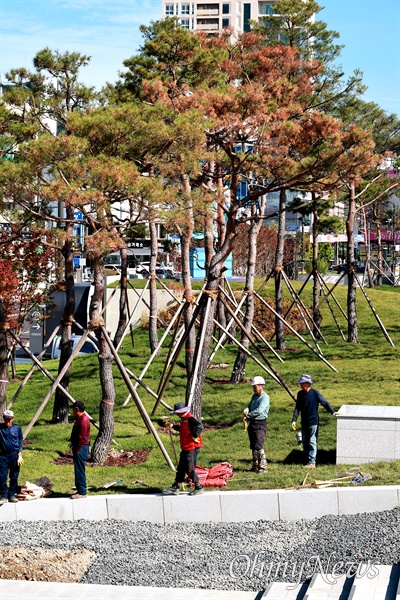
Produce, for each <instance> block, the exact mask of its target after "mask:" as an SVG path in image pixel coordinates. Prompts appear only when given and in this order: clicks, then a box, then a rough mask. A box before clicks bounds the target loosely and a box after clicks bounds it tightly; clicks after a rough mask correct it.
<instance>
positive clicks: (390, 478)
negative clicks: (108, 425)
mask: <svg viewBox="0 0 400 600" xmlns="http://www.w3.org/2000/svg"><path fill="white" fill-rule="evenodd" d="M139 281H140V280H139ZM258 283H259V284H261V281H260V282H258ZM240 285H242V284H237V283H236V284H235V286H234V287H236V288H238V287H240ZM294 285H295V287H297V288H298V289H299V288H300V282H294ZM338 288H339V289H338ZM338 288H336V290H335V295H336V297H337V298H338V300H339V302H340V303H341V304H342V306H343V307H345V305H346V293H347V290H346V288H345V287H344V286H338ZM399 292H400V290H399V289H398V288H392V287H388V286H382V287H381V288H380V289H371V290H369V289H368V290H367V294H368V296H369V298H370V299H371V301H372V303H373V305H374V307H375V309H376V311H377V313H378V314H379V316H380V318H381V319H382V321H383V323H384V325H385V327H386V329H387V331H388V333H389V335H390V337H391V339H392V340H393V342H394V344H395V347H394V348H393V347H392V346H391V345H390V344H389V343H388V342H387V340H386V339H385V337H384V336H383V334H382V332H381V330H380V328H379V326H378V323H377V321H376V319H375V317H374V315H373V313H372V311H371V309H370V308H369V306H368V304H367V302H366V300H365V299H364V297H363V296H362V294H361V293H360V291H359V290H358V292H357V313H358V319H359V343H358V344H356V345H354V344H348V343H347V342H344V341H343V340H342V338H341V336H340V334H339V332H338V330H337V328H336V325H335V323H334V320H333V319H332V316H331V314H330V312H329V309H328V307H327V305H326V303H324V304H323V306H322V313H323V324H322V331H323V335H324V337H325V338H326V341H327V344H326V345H325V344H321V348H322V351H323V353H324V356H325V358H326V359H327V360H328V361H329V362H330V363H331V364H332V365H334V366H335V368H336V369H337V371H338V372H337V373H335V372H334V371H332V370H331V369H330V368H329V367H328V366H327V365H326V364H324V363H323V362H322V361H321V360H319V359H318V357H317V356H316V355H315V354H314V353H312V352H311V351H310V350H309V349H308V348H307V347H306V346H304V345H302V344H301V342H300V341H299V340H298V339H297V338H296V337H294V336H293V335H289V336H288V337H287V342H288V347H289V348H290V349H291V351H288V352H286V353H284V354H282V357H283V358H284V360H285V362H284V363H280V362H279V361H278V360H277V359H276V358H274V357H273V356H272V354H271V353H270V354H269V359H270V360H271V362H272V363H273V365H274V366H275V368H276V369H277V370H278V371H279V373H280V374H281V376H282V377H283V378H284V380H285V381H286V382H287V383H288V384H289V386H290V387H291V389H292V390H293V391H294V392H295V393H296V392H297V390H298V389H299V386H298V385H297V383H296V381H297V379H298V378H299V376H300V375H301V373H310V374H311V375H312V377H313V379H314V382H315V387H316V388H317V389H319V390H320V391H321V392H322V393H323V395H324V396H325V397H326V398H327V399H328V400H329V401H330V402H331V404H332V405H333V406H334V408H336V409H339V408H340V406H341V405H343V404H370V405H376V404H380V405H398V403H399V397H400V377H399V353H400V328H399ZM263 294H264V295H266V296H267V297H272V295H273V289H272V285H270V284H268V286H266V288H265V289H264V290H263ZM286 295H287V296H288V297H289V294H288V292H287V291H286ZM302 297H303V300H304V302H305V303H306V304H308V305H310V304H311V285H308V286H307V287H306V289H305V290H304V292H303V294H302ZM336 313H337V315H338V319H339V321H340V323H341V325H342V328H343V330H344V332H345V334H346V323H345V319H344V318H343V316H342V315H340V314H339V312H338V311H337V310H336ZM160 335H161V332H160ZM304 337H305V338H306V339H307V340H308V341H309V342H310V343H311V340H310V338H309V336H308V335H306V334H304ZM149 355H150V353H149V347H148V334H147V332H143V331H141V330H140V329H137V330H136V331H135V346H134V348H132V346H131V340H130V336H127V337H126V338H125V341H124V344H123V348H122V350H121V357H122V359H123V362H124V364H125V365H126V366H127V367H128V368H129V369H130V370H131V371H133V372H134V373H135V374H137V375H138V374H139V373H140V372H141V370H142V368H143V367H144V365H145V364H146V362H147V360H148V357H149ZM166 355H167V348H165V349H163V350H162V351H161V353H160V356H159V357H157V359H156V360H155V361H154V363H153V364H152V366H151V368H150V370H149V371H148V373H147V375H146V377H145V382H146V384H147V385H148V386H149V387H151V388H152V389H153V390H155V391H156V390H157V386H158V383H159V379H160V376H161V373H162V367H163V360H164V359H165V357H166ZM235 355H236V347H235V346H233V345H227V346H226V347H225V349H223V350H220V351H219V352H218V354H217V355H216V357H215V359H214V363H227V364H228V365H229V367H228V368H227V369H226V370H222V369H210V370H208V371H207V377H206V381H205V385H204V388H203V421H204V423H205V424H206V425H208V426H210V427H209V428H206V432H205V434H204V436H203V439H204V447H203V449H202V450H201V452H200V456H199V464H200V465H202V466H205V467H211V466H213V465H215V464H217V463H219V462H223V461H228V462H229V463H230V464H231V465H232V466H233V468H234V472H235V476H234V478H233V479H231V480H229V481H228V484H227V486H226V488H223V489H230V490H235V489H269V488H284V487H289V486H293V485H299V484H300V483H301V482H302V480H303V478H304V476H305V469H304V467H303V466H302V454H301V451H300V450H299V448H298V446H297V442H296V437H295V433H294V432H293V431H292V430H291V427H290V425H291V418H292V412H293V408H294V403H293V400H292V399H291V398H290V396H289V395H288V394H287V392H286V391H285V390H284V389H283V388H281V387H280V386H279V385H278V384H276V383H275V382H274V381H272V380H269V379H267V383H266V387H265V389H266V391H267V393H268V394H269V396H270V399H271V408H270V413H269V419H268V432H267V438H266V444H265V449H266V454H267V459H268V463H269V468H268V472H267V473H266V474H264V475H256V474H254V473H252V472H250V471H249V469H250V466H251V452H250V450H249V442H248V438H247V434H246V433H245V432H244V431H243V426H242V425H243V424H242V421H241V419H242V411H243V408H244V407H245V406H246V405H247V403H248V401H249V399H250V396H251V393H252V388H251V385H250V383H248V382H247V383H243V384H239V385H232V384H230V383H221V382H220V381H219V380H221V379H224V378H225V379H226V378H229V376H230V373H231V370H232V366H233V363H234V360H235ZM183 356H184V355H183V354H182V358H181V360H180V361H178V364H177V366H176V369H175V371H174V374H173V376H172V378H171V380H170V382H169V384H168V386H167V389H166V391H165V395H164V400H165V401H166V402H168V403H169V404H171V405H173V404H174V403H175V402H177V401H181V400H184V390H185V384H186V377H185V370H184V368H183ZM46 366H47V368H48V369H49V370H50V371H51V372H52V373H53V375H56V372H57V362H56V361H46ZM28 369H29V366H28V365H19V366H18V375H19V378H22V377H23V376H24V374H25V373H26V371H27V370H28ZM256 374H260V369H259V367H258V366H257V365H256V364H255V363H254V362H253V361H252V360H251V359H249V360H248V362H247V371H246V377H252V376H254V375H256ZM114 375H115V387H116V405H115V433H114V439H115V440H116V442H118V444H119V445H115V446H114V445H113V447H114V448H116V449H118V450H125V451H127V450H136V449H142V448H148V449H151V452H150V454H149V456H148V459H147V461H146V462H145V463H142V464H139V465H132V466H124V467H103V466H88V468H87V479H88V485H89V486H90V488H91V489H90V493H91V494H105V493H107V494H110V493H111V494H115V493H126V492H129V493H147V492H150V491H151V490H150V489H149V487H147V486H150V487H151V488H152V491H153V492H154V491H158V490H160V489H161V488H162V487H164V486H165V485H170V484H171V483H172V481H173V473H172V471H171V470H170V469H169V467H168V465H167V464H166V461H165V459H164V457H163V456H162V454H161V451H160V450H159V448H158V446H157V443H156V441H155V440H154V438H153V436H152V435H150V434H149V433H148V432H147V429H146V427H145V425H144V423H143V421H142V419H141V417H140V415H139V412H138V410H137V409H136V406H135V404H134V402H133V401H132V400H131V401H130V402H129V403H128V405H127V406H126V407H123V406H122V405H123V403H124V401H125V399H126V397H127V394H128V392H127V389H126V386H125V384H124V383H123V380H122V378H121V376H120V373H119V371H118V369H117V367H114ZM18 385H19V381H15V382H10V385H9V391H8V399H9V400H10V399H11V397H12V395H13V393H14V391H15V390H16V389H17V387H18ZM50 386H51V383H50V382H49V381H48V380H47V379H46V378H45V377H44V376H43V375H42V374H41V373H40V372H38V371H36V372H35V374H34V375H33V377H32V378H31V380H30V382H29V384H28V385H27V387H26V388H25V389H24V391H23V392H22V393H21V394H20V396H19V397H18V399H17V400H16V402H15V404H14V406H13V410H14V411H15V422H16V423H19V424H20V425H21V426H22V428H23V429H24V428H25V427H26V426H27V424H28V423H29V422H30V420H31V418H32V417H33V415H34V414H35V412H36V410H37V408H38V407H39V405H40V403H41V402H42V400H43V398H44V397H45V395H46V393H47V392H48V390H49V388H50ZM70 392H71V394H72V395H73V397H74V398H75V399H76V400H83V401H84V402H85V404H86V407H87V411H88V412H89V413H90V414H91V415H92V416H93V417H94V418H96V419H97V418H98V410H99V408H98V407H99V402H100V399H101V390H100V384H99V381H98V374H97V357H96V356H88V357H78V358H77V359H76V360H75V361H74V365H73V374H72V378H71V384H70ZM138 392H139V395H140V397H141V400H142V401H143V403H144V404H145V406H146V408H147V410H148V412H149V413H150V412H151V410H152V408H153V406H154V399H153V398H152V397H150V396H149V395H148V394H147V393H146V392H145V391H144V390H143V388H140V387H139V388H138ZM52 403H53V399H51V400H50V401H49V403H48V404H47V406H46V408H45V410H44V411H43V413H42V415H41V417H40V418H39V420H38V422H37V424H36V425H35V427H34V428H33V429H32V430H31V431H30V433H29V434H28V437H27V441H28V442H29V443H27V445H26V447H25V449H24V460H25V462H24V464H23V466H22V469H21V474H20V483H23V482H24V481H31V482H32V481H34V480H35V479H38V478H40V477H42V476H47V477H49V478H50V480H51V482H52V484H53V493H54V495H60V496H64V495H68V494H70V493H71V488H72V485H73V483H74V477H73V467H72V466H70V465H57V464H55V463H54V460H55V459H56V458H57V457H58V456H59V455H60V454H62V453H65V452H68V451H69V447H68V441H67V440H68V439H69V436H70V432H71V426H72V425H71V424H69V425H54V424H51V418H52ZM71 412H72V411H71ZM166 414H168V411H167V409H165V408H163V407H162V406H161V405H160V407H159V408H158V411H157V414H156V416H155V417H154V419H153V422H154V424H155V426H156V427H161V426H162V423H163V420H162V418H161V417H162V416H164V415H166ZM320 419H321V423H320V431H319V448H318V457H317V464H318V468H317V469H316V470H315V471H314V472H313V473H312V476H311V477H310V476H309V479H310V480H312V478H313V477H315V478H318V479H329V478H332V477H334V476H337V475H340V474H342V473H343V472H344V471H345V470H346V467H345V465H336V464H335V445H336V421H335V419H334V418H333V417H332V416H331V415H330V414H328V413H327V412H326V411H324V410H323V409H321V410H320ZM96 433H97V430H96V429H95V428H94V427H92V438H91V439H92V442H93V441H94V439H95V436H96ZM160 437H161V439H162V441H163V443H164V445H165V448H166V449H167V452H168V453H169V455H170V457H171V459H172V460H174V459H173V456H174V455H173V451H172V447H171V442H170V438H169V435H168V434H167V433H160ZM174 440H175V447H176V451H177V452H179V439H178V437H174ZM351 466H355V465H351ZM357 466H358V465H357ZM360 466H361V468H362V470H366V471H368V472H369V473H370V474H371V475H372V480H371V481H369V482H368V483H366V484H364V485H383V484H385V485H388V484H397V483H399V467H400V461H396V462H393V463H376V464H369V465H360ZM116 479H122V480H123V483H121V484H118V485H115V486H113V487H111V488H109V489H104V488H103V487H102V486H103V485H104V484H105V483H106V482H109V481H113V480H116ZM135 481H143V482H144V483H145V484H146V485H143V484H140V483H139V484H137V483H133V482H135Z"/></svg>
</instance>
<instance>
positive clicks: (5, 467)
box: [0, 410, 24, 504]
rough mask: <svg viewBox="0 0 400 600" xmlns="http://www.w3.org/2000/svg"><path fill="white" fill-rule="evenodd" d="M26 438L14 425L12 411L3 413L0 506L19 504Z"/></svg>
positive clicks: (0, 426)
mask: <svg viewBox="0 0 400 600" xmlns="http://www.w3.org/2000/svg"><path fill="white" fill-rule="evenodd" d="M23 445H24V438H23V436H22V429H21V427H20V426H19V425H17V424H16V423H14V413H13V411H12V410H5V411H4V412H3V423H1V424H0V504H4V503H5V502H7V501H8V502H18V499H17V498H16V497H15V494H17V492H18V475H19V469H20V466H21V464H22V462H23V461H22V447H23ZM8 474H10V485H9V487H8V488H7V477H8Z"/></svg>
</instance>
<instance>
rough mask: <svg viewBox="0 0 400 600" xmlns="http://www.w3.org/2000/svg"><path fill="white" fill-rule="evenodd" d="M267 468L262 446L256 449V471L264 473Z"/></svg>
mask: <svg viewBox="0 0 400 600" xmlns="http://www.w3.org/2000/svg"><path fill="white" fill-rule="evenodd" d="M267 468H268V464H267V459H266V456H265V450H264V448H261V450H259V451H258V473H265V472H266V470H267Z"/></svg>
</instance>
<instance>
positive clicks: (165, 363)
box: [157, 307, 183, 396]
mask: <svg viewBox="0 0 400 600" xmlns="http://www.w3.org/2000/svg"><path fill="white" fill-rule="evenodd" d="M181 308H182V309H183V307H181ZM181 314H182V313H181V312H180V314H179V317H180V316H181ZM179 323H180V318H179V319H178V320H177V322H176V327H175V329H174V333H173V334H172V340H171V343H170V345H169V348H168V355H167V358H166V360H165V361H164V366H163V370H162V373H161V377H160V382H159V384H158V388H157V396H159V394H160V390H161V388H162V386H163V382H164V377H165V373H166V371H167V368H168V365H169V364H170V357H171V354H172V353H173V345H174V342H175V339H176V334H177V331H178V327H179Z"/></svg>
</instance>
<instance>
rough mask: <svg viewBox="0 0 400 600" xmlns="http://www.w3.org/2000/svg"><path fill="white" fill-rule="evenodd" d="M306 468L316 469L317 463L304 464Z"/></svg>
mask: <svg viewBox="0 0 400 600" xmlns="http://www.w3.org/2000/svg"><path fill="white" fill-rule="evenodd" d="M304 466H305V468H306V469H315V463H308V465H304Z"/></svg>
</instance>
